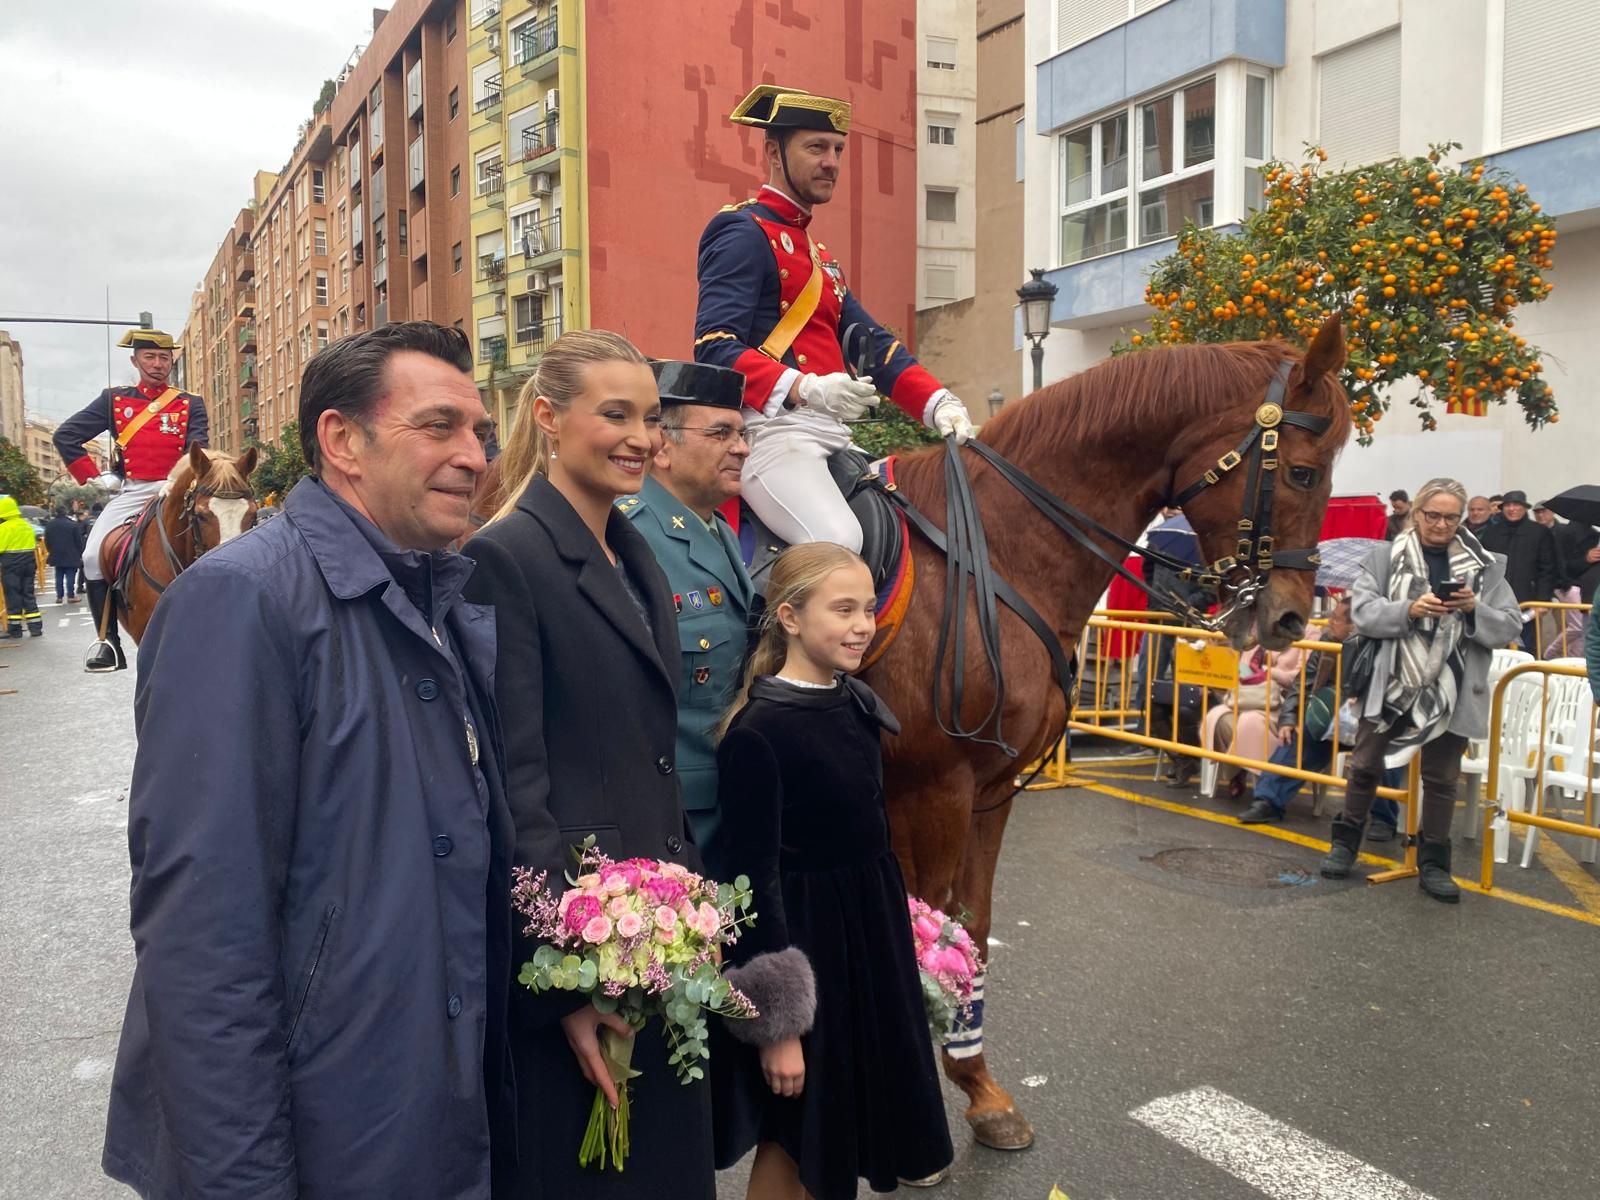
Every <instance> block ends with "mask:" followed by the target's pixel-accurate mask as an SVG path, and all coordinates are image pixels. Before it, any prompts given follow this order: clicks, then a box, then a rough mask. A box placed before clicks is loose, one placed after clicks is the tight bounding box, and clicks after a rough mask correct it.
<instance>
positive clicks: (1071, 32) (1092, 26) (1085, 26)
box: [1056, 0, 1130, 50]
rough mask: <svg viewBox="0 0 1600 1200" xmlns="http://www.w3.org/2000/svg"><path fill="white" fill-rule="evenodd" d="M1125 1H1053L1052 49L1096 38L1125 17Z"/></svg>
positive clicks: (1126, 14) (1126, 10) (1059, 48)
mask: <svg viewBox="0 0 1600 1200" xmlns="http://www.w3.org/2000/svg"><path fill="white" fill-rule="evenodd" d="M1129 13H1130V8H1129V4H1128V0H1056V49H1057V50H1066V49H1068V48H1070V47H1072V46H1076V45H1077V44H1078V43H1079V42H1086V41H1088V40H1089V39H1090V38H1092V37H1098V36H1099V35H1100V34H1102V33H1104V32H1105V31H1106V30H1108V29H1112V28H1114V27H1115V26H1117V25H1120V24H1121V23H1122V22H1123V21H1126V20H1127V19H1128V16H1129Z"/></svg>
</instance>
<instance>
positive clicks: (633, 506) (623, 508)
mask: <svg viewBox="0 0 1600 1200" xmlns="http://www.w3.org/2000/svg"><path fill="white" fill-rule="evenodd" d="M612 503H613V504H614V505H616V508H617V511H618V512H620V513H621V514H622V515H623V516H625V517H627V518H628V520H630V521H631V520H633V519H634V518H635V517H637V516H638V515H639V514H640V513H642V512H643V511H644V510H645V509H646V508H648V507H649V505H647V504H646V503H645V502H644V501H643V500H641V499H640V498H639V497H638V496H618V497H617V498H616V499H615V500H613V501H612Z"/></svg>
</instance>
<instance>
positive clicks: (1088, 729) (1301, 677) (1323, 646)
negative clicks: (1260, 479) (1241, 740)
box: [1029, 613, 1420, 883]
mask: <svg viewBox="0 0 1600 1200" xmlns="http://www.w3.org/2000/svg"><path fill="white" fill-rule="evenodd" d="M1133 615H1136V616H1137V617H1138V618H1139V619H1136V620H1127V619H1122V617H1123V614H1121V613H1117V614H1112V613H1104V614H1101V613H1097V614H1096V615H1094V616H1093V617H1091V618H1090V620H1089V622H1088V625H1087V626H1086V627H1085V629H1084V632H1083V636H1081V637H1080V638H1079V654H1080V656H1083V655H1085V654H1087V652H1088V651H1087V649H1086V648H1087V647H1089V646H1091V645H1092V646H1093V653H1094V658H1095V662H1096V665H1097V670H1096V672H1095V678H1094V682H1093V687H1092V690H1091V691H1090V693H1089V695H1088V696H1087V697H1085V695H1084V694H1083V690H1082V689H1081V688H1080V689H1079V692H1078V694H1076V695H1075V696H1074V697H1073V700H1074V703H1073V706H1072V712H1071V714H1070V717H1069V719H1068V722H1067V728H1068V729H1069V730H1072V731H1076V732H1079V733H1089V734H1094V735H1096V736H1099V737H1105V738H1110V739H1112V740H1114V741H1120V742H1125V743H1129V744H1132V745H1137V746H1145V747H1148V748H1150V749H1152V750H1157V751H1165V752H1167V753H1169V754H1180V755H1186V756H1188V757H1191V758H1204V759H1209V760H1211V761H1213V762H1216V763H1219V764H1225V765H1229V766H1235V767H1242V768H1245V769H1248V770H1252V771H1264V772H1269V773H1271V774H1275V775H1283V776H1287V777H1288V778H1291V779H1299V780H1301V781H1303V782H1307V783H1315V784H1321V785H1324V786H1328V787H1336V788H1341V789H1342V788H1343V787H1344V786H1345V780H1344V778H1343V777H1342V776H1339V775H1334V774H1330V773H1327V772H1321V771H1310V770H1307V769H1305V767H1304V766H1303V763H1304V758H1303V755H1304V751H1305V739H1304V738H1303V737H1301V738H1300V739H1298V740H1297V743H1296V751H1297V753H1296V760H1295V763H1294V765H1289V764H1286V763H1274V762H1269V761H1266V760H1263V759H1256V758H1249V757H1246V756H1243V755H1238V754H1233V753H1230V752H1228V751H1224V750H1213V749H1208V748H1206V747H1203V746H1199V745H1196V744H1193V743H1189V742H1181V741H1178V740H1176V739H1175V738H1163V737H1156V736H1153V735H1152V734H1151V733H1150V730H1151V726H1152V719H1153V717H1154V716H1155V714H1156V712H1157V711H1158V710H1157V707H1156V703H1155V699H1154V690H1155V684H1156V682H1157V680H1156V679H1155V674H1156V672H1155V671H1154V670H1153V669H1152V670H1145V671H1144V672H1143V673H1142V674H1143V678H1142V682H1141V685H1140V688H1139V689H1138V690H1139V691H1141V692H1142V695H1138V694H1135V693H1134V689H1133V687H1132V685H1131V683H1130V679H1129V675H1130V667H1131V665H1132V664H1133V663H1134V662H1135V661H1136V660H1137V658H1138V656H1139V654H1140V653H1141V650H1140V648H1139V647H1138V645H1137V641H1136V639H1137V640H1138V641H1142V640H1144V639H1152V640H1154V639H1160V638H1171V639H1177V640H1181V641H1184V642H1188V643H1191V644H1199V645H1216V644H1220V643H1223V642H1224V641H1225V639H1224V637H1223V635H1222V634H1220V633H1215V632H1212V631H1209V630H1203V629H1191V628H1187V627H1185V626H1181V625H1177V624H1175V623H1173V622H1174V621H1175V618H1172V617H1170V616H1169V615H1168V614H1154V613H1137V614H1133ZM1152 617H1156V618H1158V619H1156V620H1152V619H1150V618H1152ZM1113 637H1115V638H1116V639H1118V655H1117V657H1118V658H1120V661H1121V669H1120V670H1119V671H1118V672H1117V680H1116V688H1115V691H1114V692H1113V690H1112V685H1111V681H1110V678H1109V675H1110V673H1109V672H1108V671H1106V670H1105V669H1104V664H1105V663H1106V662H1107V661H1108V660H1107V658H1106V656H1105V650H1106V647H1107V644H1108V641H1109V640H1110V639H1111V638H1113ZM1091 638H1092V639H1093V640H1092V641H1091ZM1294 647H1295V648H1296V649H1298V650H1300V651H1302V653H1303V654H1307V655H1308V654H1309V652H1311V651H1320V652H1322V654H1324V655H1332V656H1333V671H1332V675H1331V677H1330V678H1329V679H1328V681H1327V684H1328V685H1331V686H1332V688H1333V692H1334V695H1335V697H1338V696H1340V695H1341V694H1342V692H1343V686H1342V684H1343V646H1342V644H1341V643H1339V642H1327V641H1317V640H1302V641H1298V642H1295V643H1294ZM1174 654H1176V647H1174ZM1273 658H1274V656H1272V655H1270V654H1269V655H1268V656H1267V658H1266V700H1265V711H1266V713H1267V714H1269V728H1270V714H1271V713H1272V712H1273V711H1275V708H1276V705H1275V702H1274V696H1273V689H1274V684H1273V681H1272V680H1273V675H1272V666H1273ZM1148 661H1149V662H1151V663H1154V662H1156V661H1158V655H1157V654H1156V653H1155V651H1154V649H1153V648H1152V652H1151V654H1150V656H1149V659H1148ZM1306 666H1307V659H1306V658H1305V657H1303V658H1302V659H1301V662H1300V665H1299V674H1298V679H1297V680H1296V683H1295V685H1294V686H1296V687H1297V688H1298V691H1299V701H1298V711H1297V713H1296V727H1297V728H1299V729H1303V728H1304V725H1305V704H1306V701H1307V699H1308V698H1309V696H1310V695H1311V693H1312V691H1313V689H1312V688H1310V687H1308V686H1307V680H1306ZM1173 676H1174V677H1173V680H1172V701H1171V716H1172V724H1171V728H1172V730H1173V731H1174V733H1176V731H1177V730H1178V719H1179V709H1180V704H1181V695H1180V685H1182V684H1183V683H1184V681H1182V680H1181V679H1179V678H1178V673H1177V671H1176V670H1174V672H1173ZM1161 682H1166V681H1165V680H1162V681H1161ZM1211 690H1213V689H1210V688H1207V689H1205V690H1204V691H1203V693H1202V695H1203V698H1204V699H1206V700H1209V698H1210V694H1211ZM1215 690H1228V691H1230V692H1231V694H1232V696H1233V716H1234V723H1235V728H1236V729H1237V727H1238V717H1239V700H1238V690H1237V683H1236V682H1235V686H1234V687H1232V688H1229V689H1222V688H1217V689H1215ZM1163 707H1164V706H1163ZM1206 707H1207V706H1206V705H1205V704H1202V711H1204V709H1205V708H1206ZM1129 718H1138V719H1139V721H1140V729H1141V732H1135V731H1133V730H1131V729H1129V728H1128V725H1129V723H1130V722H1129ZM1333 721H1334V724H1333V736H1332V741H1333V756H1332V759H1333V761H1334V762H1335V763H1337V762H1338V756H1339V753H1340V743H1339V728H1338V704H1337V703H1335V705H1334V713H1333ZM1419 765H1420V764H1419V760H1415V759H1414V760H1413V762H1412V764H1411V770H1410V772H1409V775H1408V778H1407V783H1406V786H1405V787H1404V788H1390V787H1380V788H1378V789H1377V793H1378V795H1380V796H1386V797H1388V798H1390V799H1393V800H1397V801H1399V802H1400V803H1402V804H1404V805H1405V807H1406V829H1405V832H1406V833H1407V834H1408V835H1409V836H1408V837H1407V839H1406V855H1405V864H1404V866H1402V867H1400V868H1399V869H1397V870H1394V871H1386V872H1381V873H1379V874H1376V875H1369V876H1368V879H1369V880H1370V881H1371V882H1373V883H1386V882H1388V881H1390V880H1393V879H1404V878H1408V877H1411V876H1414V875H1415V874H1416V873H1417V871H1416V853H1417V852H1416V844H1415V843H1416V837H1415V835H1416V832H1417V821H1418V817H1419V814H1420V808H1419V805H1418V803H1417V797H1418V789H1419V786H1420V772H1419V769H1418V768H1419ZM1030 770H1031V771H1034V772H1036V774H1037V777H1038V780H1039V781H1038V782H1036V783H1032V784H1030V785H1029V787H1030V790H1042V789H1053V788H1058V787H1071V786H1076V785H1079V784H1082V783H1084V782H1087V781H1086V780H1085V779H1083V778H1082V777H1080V776H1078V775H1076V774H1075V773H1074V772H1073V770H1072V766H1071V763H1070V762H1069V760H1068V757H1067V751H1066V745H1065V742H1064V741H1063V742H1062V743H1061V744H1058V745H1057V747H1056V749H1055V751H1054V753H1053V754H1052V755H1051V757H1050V758H1049V759H1047V760H1044V761H1042V762H1039V763H1035V764H1033V765H1032V766H1031V767H1030Z"/></svg>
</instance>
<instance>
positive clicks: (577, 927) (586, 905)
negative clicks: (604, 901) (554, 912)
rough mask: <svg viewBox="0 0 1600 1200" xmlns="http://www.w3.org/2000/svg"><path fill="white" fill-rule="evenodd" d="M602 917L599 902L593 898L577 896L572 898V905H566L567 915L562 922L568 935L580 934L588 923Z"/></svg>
mask: <svg viewBox="0 0 1600 1200" xmlns="http://www.w3.org/2000/svg"><path fill="white" fill-rule="evenodd" d="M603 915H604V914H602V913H601V911H600V901H598V900H596V899H595V898H594V897H593V896H587V895H578V896H573V897H572V903H571V904H569V905H567V913H566V916H565V917H563V918H562V920H563V923H564V924H565V925H566V927H567V932H568V933H581V932H582V931H583V929H584V927H585V926H587V925H588V924H589V922H590V921H593V920H594V919H595V918H597V917H601V916H603Z"/></svg>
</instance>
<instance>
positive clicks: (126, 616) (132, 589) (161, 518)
mask: <svg viewBox="0 0 1600 1200" xmlns="http://www.w3.org/2000/svg"><path fill="white" fill-rule="evenodd" d="M255 469H256V450H255V447H254V446H252V447H250V448H249V449H248V450H246V451H245V452H244V453H243V454H241V455H239V456H238V457H237V458H235V457H234V456H233V455H231V454H226V453H224V452H222V451H220V450H202V449H201V448H200V447H199V446H190V447H189V453H188V454H187V455H185V456H184V457H183V458H180V459H179V460H178V462H177V464H176V465H175V466H174V467H173V468H172V473H171V474H170V475H168V476H167V481H166V483H165V484H163V485H162V488H161V492H160V494H159V495H158V496H157V497H156V498H155V499H153V500H152V501H151V502H150V507H149V508H147V509H146V510H145V512H144V514H142V515H141V516H140V517H139V519H138V520H137V521H136V522H134V523H132V524H129V525H125V526H123V527H122V528H120V529H117V530H114V531H113V532H112V533H111V534H110V535H109V536H108V537H107V538H106V540H105V541H104V542H103V543H101V546H100V570H101V572H102V574H103V576H104V577H105V578H106V579H117V578H118V577H119V576H118V571H117V567H118V564H119V562H121V561H122V558H123V547H124V545H125V544H126V543H127V542H128V541H129V540H130V539H131V538H137V539H138V541H137V544H136V545H134V546H133V547H131V549H130V553H131V554H132V558H131V560H130V561H129V562H128V563H127V564H126V566H125V569H124V570H123V571H122V572H121V594H122V602H121V603H120V604H119V605H118V606H117V617H118V620H119V623H120V624H121V625H122V627H123V628H124V629H126V630H127V631H128V636H129V637H131V638H132V639H133V640H134V641H135V642H138V640H139V639H140V638H142V637H143V636H144V631H145V627H146V626H147V625H149V624H150V616H151V614H152V613H153V612H154V611H155V607H156V602H157V601H158V600H160V599H161V593H162V592H164V591H166V590H167V588H168V586H170V585H171V583H172V581H173V580H174V579H176V578H177V577H178V573H179V572H180V571H182V570H183V569H184V568H185V567H188V566H190V565H191V564H192V563H193V562H194V561H195V559H197V558H199V557H200V556H201V555H202V554H204V553H205V552H206V551H207V550H214V549H216V547H218V546H220V545H222V543H223V542H226V541H230V540H232V539H233V538H236V537H238V536H239V535H240V534H241V533H243V532H244V531H245V530H246V529H249V528H250V527H251V526H252V525H254V524H255V523H256V499H255V494H254V493H253V492H252V491H251V490H250V473H251V472H252V471H254V470H255ZM100 615H101V614H99V613H96V614H95V619H96V620H97V621H98V620H99V619H100Z"/></svg>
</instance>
